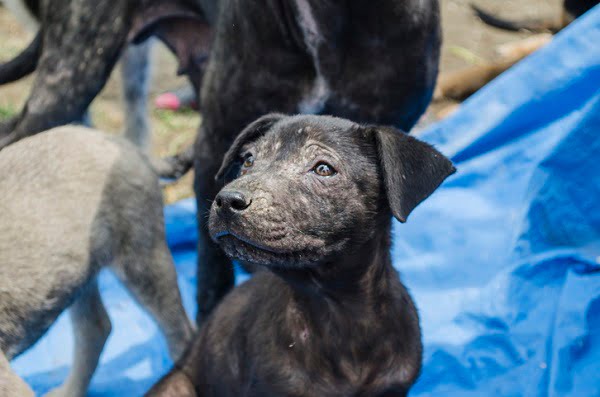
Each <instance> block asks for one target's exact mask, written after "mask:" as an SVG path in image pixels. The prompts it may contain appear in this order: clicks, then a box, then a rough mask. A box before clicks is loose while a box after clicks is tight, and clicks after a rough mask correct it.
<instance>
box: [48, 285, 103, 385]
mask: <svg viewBox="0 0 600 397" xmlns="http://www.w3.org/2000/svg"><path fill="white" fill-rule="evenodd" d="M70 315H71V322H72V324H73V331H74V334H75V357H74V360H73V367H72V369H71V373H70V374H69V377H68V378H67V380H66V381H65V383H63V384H62V386H60V387H58V388H56V389H54V390H52V391H50V392H49V393H48V394H47V395H46V397H78V396H81V397H83V396H85V395H86V392H87V389H88V386H89V383H90V380H91V379H92V375H93V374H94V371H95V370H96V366H97V365H98V360H99V358H100V353H101V352H102V349H103V348H104V343H105V342H106V339H108V335H109V334H110V331H111V324H110V319H109V317H108V314H107V313H106V309H105V308H104V305H103V304H102V299H101V298H100V292H99V291H98V284H97V281H96V280H94V281H92V283H91V285H89V286H88V287H87V288H86V289H85V291H84V292H83V293H82V295H81V296H80V297H79V299H77V300H76V301H75V303H73V306H71V308H70Z"/></svg>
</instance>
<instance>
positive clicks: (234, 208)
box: [215, 190, 252, 217]
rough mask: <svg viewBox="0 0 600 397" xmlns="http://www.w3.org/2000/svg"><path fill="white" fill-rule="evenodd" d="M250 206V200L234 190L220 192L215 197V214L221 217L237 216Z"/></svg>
mask: <svg viewBox="0 0 600 397" xmlns="http://www.w3.org/2000/svg"><path fill="white" fill-rule="evenodd" d="M250 204H252V199H250V198H249V197H248V196H247V195H245V194H244V193H242V192H239V191H235V190H222V191H221V192H219V194H218V195H217V197H215V208H216V211H217V214H219V216H222V217H231V216H235V215H238V214H240V213H242V212H243V211H245V210H246V209H247V208H248V207H250Z"/></svg>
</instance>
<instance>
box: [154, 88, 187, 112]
mask: <svg viewBox="0 0 600 397" xmlns="http://www.w3.org/2000/svg"><path fill="white" fill-rule="evenodd" d="M154 106H156V108H157V109H168V110H178V109H179V108H180V107H181V101H180V100H179V98H178V97H177V95H175V94H174V93H172V92H165V93H164V94H160V95H159V96H158V97H156V99H155V100H154Z"/></svg>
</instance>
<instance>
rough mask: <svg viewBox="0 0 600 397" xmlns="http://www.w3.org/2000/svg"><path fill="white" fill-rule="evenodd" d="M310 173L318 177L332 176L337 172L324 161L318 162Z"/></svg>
mask: <svg viewBox="0 0 600 397" xmlns="http://www.w3.org/2000/svg"><path fill="white" fill-rule="evenodd" d="M312 171H313V172H314V173H315V174H317V175H319V176H333V175H335V174H336V173H337V172H336V171H335V169H334V168H333V167H332V166H330V165H329V164H327V163H326V162H324V161H320V162H319V163H317V165H315V166H314V167H313V169H312Z"/></svg>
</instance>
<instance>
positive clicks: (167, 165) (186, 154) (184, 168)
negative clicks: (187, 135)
mask: <svg viewBox="0 0 600 397" xmlns="http://www.w3.org/2000/svg"><path fill="white" fill-rule="evenodd" d="M151 163H152V168H154V171H155V172H156V173H157V174H158V176H159V177H160V178H163V179H170V180H173V181H175V180H177V179H179V178H181V177H182V176H183V175H185V174H186V173H187V172H188V171H189V170H190V168H192V166H193V165H194V145H193V144H192V145H190V146H188V147H187V148H186V149H185V150H184V151H183V152H181V153H178V154H176V155H174V156H170V157H166V158H162V159H156V158H152V160H151Z"/></svg>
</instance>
